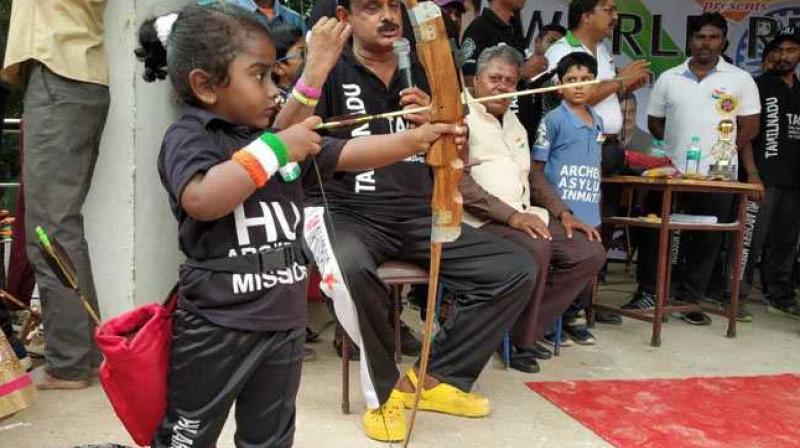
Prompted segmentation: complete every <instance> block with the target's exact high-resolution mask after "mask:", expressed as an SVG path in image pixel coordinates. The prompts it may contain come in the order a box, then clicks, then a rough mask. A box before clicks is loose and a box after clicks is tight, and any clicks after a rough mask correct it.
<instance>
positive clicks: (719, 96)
mask: <svg viewBox="0 0 800 448" xmlns="http://www.w3.org/2000/svg"><path fill="white" fill-rule="evenodd" d="M711 97H712V98H714V99H715V100H717V113H718V114H719V115H721V116H722V117H725V118H730V117H733V116H735V115H736V112H737V111H738V110H739V98H738V97H737V96H736V95H732V94H730V93H727V89H726V88H725V87H717V88H716V89H714V91H713V92H712V93H711Z"/></svg>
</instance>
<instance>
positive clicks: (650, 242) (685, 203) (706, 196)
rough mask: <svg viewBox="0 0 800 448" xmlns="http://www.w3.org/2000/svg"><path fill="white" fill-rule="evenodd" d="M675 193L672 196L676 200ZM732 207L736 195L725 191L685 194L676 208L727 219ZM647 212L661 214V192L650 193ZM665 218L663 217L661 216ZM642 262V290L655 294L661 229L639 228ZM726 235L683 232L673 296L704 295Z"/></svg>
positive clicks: (638, 274)
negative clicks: (659, 230)
mask: <svg viewBox="0 0 800 448" xmlns="http://www.w3.org/2000/svg"><path fill="white" fill-rule="evenodd" d="M674 199H675V196H673V200H674ZM732 207H733V195H731V194H726V193H703V194H685V193H684V194H682V195H681V196H680V197H678V201H677V204H676V208H675V209H676V210H678V211H680V212H682V213H688V214H694V215H709V216H716V217H717V218H718V220H719V221H718V222H720V223H722V222H726V221H728V218H729V217H730V214H731V210H732ZM645 213H657V214H658V215H660V214H661V193H652V194H648V196H647V199H646V201H645ZM662 218H663V217H662ZM636 234H637V244H638V246H639V263H638V268H637V271H636V278H637V280H638V281H639V290H640V291H642V292H647V293H650V294H654V293H655V291H656V271H657V267H658V231H657V230H644V229H637V232H636ZM722 240H723V234H722V233H721V232H685V231H682V232H681V235H680V249H679V262H678V265H677V266H676V269H674V270H673V279H674V281H673V285H675V286H676V287H677V289H676V291H675V293H674V295H675V296H676V297H677V298H679V299H681V300H684V301H688V302H697V301H699V300H700V299H702V298H703V296H704V295H705V293H706V289H707V288H708V285H709V282H710V280H711V275H712V272H713V271H714V265H715V263H716V261H717V256H718V254H719V250H720V247H721V246H722Z"/></svg>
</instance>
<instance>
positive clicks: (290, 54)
mask: <svg viewBox="0 0 800 448" xmlns="http://www.w3.org/2000/svg"><path fill="white" fill-rule="evenodd" d="M305 58H306V44H305V42H304V41H303V39H300V40H299V41H297V43H296V44H294V45H292V46H291V47H290V48H289V49H288V50H287V51H286V56H284V57H283V58H281V61H280V62H278V63H277V64H275V72H276V73H277V74H278V77H279V84H280V85H281V87H287V86H289V85H291V83H292V81H294V80H295V79H296V78H297V75H298V73H300V69H301V68H302V67H303V61H305Z"/></svg>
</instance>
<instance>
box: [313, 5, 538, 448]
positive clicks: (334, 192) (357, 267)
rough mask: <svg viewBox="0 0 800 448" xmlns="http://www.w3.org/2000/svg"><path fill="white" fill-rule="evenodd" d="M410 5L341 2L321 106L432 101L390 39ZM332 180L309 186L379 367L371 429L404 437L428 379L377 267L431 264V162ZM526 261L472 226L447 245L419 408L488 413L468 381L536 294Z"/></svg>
mask: <svg viewBox="0 0 800 448" xmlns="http://www.w3.org/2000/svg"><path fill="white" fill-rule="evenodd" d="M401 11H402V10H401V3H400V1H399V0H340V3H339V7H338V10H337V16H338V18H339V19H340V20H342V21H345V22H348V23H349V24H350V26H351V27H352V30H353V39H352V46H351V48H348V49H347V50H345V52H344V54H343V55H342V57H341V59H340V60H339V63H338V64H337V65H336V66H335V67H334V69H333V71H332V72H331V73H330V75H329V77H328V79H327V81H326V83H325V85H324V87H323V89H322V90H323V91H322V97H321V98H320V101H319V105H318V106H317V110H316V113H317V115H320V116H321V117H322V118H323V119H326V118H330V117H333V116H338V115H344V114H352V113H367V114H375V113H382V112H388V111H392V110H397V109H401V108H404V107H408V106H416V105H419V104H427V103H428V102H429V99H428V95H427V94H425V93H424V92H423V91H424V90H427V89H428V82H427V79H426V77H425V74H424V72H423V70H422V67H421V66H420V65H419V63H418V62H417V61H416V60H414V61H412V68H411V70H412V77H413V82H414V84H415V85H417V86H419V88H406V86H405V85H404V84H403V83H404V81H403V76H400V73H399V72H398V69H397V58H396V57H395V55H394V53H393V51H392V46H393V44H394V42H395V41H397V39H399V38H400V37H401V36H402V34H403V29H402V26H401V23H402V22H401ZM426 120H427V117H424V116H419V115H416V116H415V115H409V116H407V117H406V118H396V119H391V120H376V121H372V122H370V123H367V124H364V125H362V126H359V127H357V128H355V129H347V130H336V131H334V132H332V133H331V134H332V136H333V137H337V138H344V139H349V138H354V137H357V136H362V135H371V134H372V135H375V134H389V133H394V132H398V131H401V130H403V129H406V128H408V127H409V126H410V125H411V124H412V123H413V124H419V123H422V122H424V121H426ZM322 187H323V188H322V189H320V188H319V186H318V187H317V189H316V191H314V190H313V189H312V191H310V192H309V198H310V202H311V203H312V204H315V205H324V203H325V198H327V203H328V204H329V209H330V211H331V216H330V217H331V220H330V226H331V229H329V230H331V232H330V233H331V236H332V237H333V238H332V240H333V241H332V244H333V249H334V253H335V254H336V258H337V261H338V263H339V266H340V267H341V270H342V271H343V274H344V278H345V282H346V283H347V287H348V288H349V291H350V294H351V295H352V300H353V302H354V309H355V312H356V314H357V319H358V326H359V327H360V333H361V335H360V339H361V340H362V341H363V344H362V345H363V346H362V347H361V350H362V352H361V353H362V356H365V357H366V359H367V364H368V367H369V380H368V381H366V382H365V386H364V388H365V390H364V393H365V397H366V401H367V405H368V408H369V409H367V411H366V413H365V414H364V417H363V424H364V431H365V433H366V435H367V436H368V437H371V438H373V439H377V440H382V441H398V440H402V439H403V438H404V437H405V432H406V422H405V408H409V407H411V406H412V404H413V403H412V402H413V395H414V394H413V392H414V390H415V387H418V386H420V385H418V384H417V374H416V369H414V368H412V369H409V370H408V372H407V373H406V375H405V376H401V375H400V374H399V372H398V370H397V366H396V365H395V362H394V358H393V353H394V340H393V334H392V330H391V327H390V326H389V325H388V321H389V316H390V313H391V305H390V304H391V302H390V298H389V295H388V288H387V287H386V285H385V284H383V283H382V282H381V280H380V279H379V278H378V275H377V268H378V266H379V265H380V264H381V263H383V262H385V261H387V260H403V261H408V262H411V263H415V264H417V265H419V266H422V267H425V268H427V267H428V265H429V263H430V260H429V256H430V238H431V206H430V201H431V196H432V187H433V179H432V175H431V171H430V168H429V167H428V166H427V165H426V164H425V159H424V157H423V156H422V155H417V156H412V157H409V158H407V159H405V160H404V161H402V162H398V163H395V164H393V165H390V166H388V167H385V168H381V169H376V170H370V171H365V172H361V173H349V174H345V173H341V174H336V175H335V176H334V178H333V180H331V181H326V182H325V184H324V185H323V186H322ZM323 193H324V196H323ZM315 196H316V197H315ZM520 260H526V261H525V262H521V261H520ZM527 260H531V258H530V257H529V256H528V255H527V253H526V252H525V251H524V250H521V249H519V248H517V247H516V246H514V245H513V244H510V243H508V242H506V241H504V240H502V239H500V238H497V237H494V236H491V235H486V234H484V233H482V232H480V231H478V230H476V229H471V228H469V227H466V226H462V230H461V236H460V238H458V240H456V241H454V242H452V243H445V244H444V250H443V255H442V266H441V276H440V277H441V283H442V285H443V286H444V287H445V288H446V289H447V291H448V292H450V293H451V294H453V295H454V296H455V304H454V308H453V311H452V312H451V313H450V316H449V318H448V319H447V321H446V322H445V323H444V324H443V325H442V327H441V329H440V330H439V332H438V334H437V335H436V338H435V339H434V341H433V345H432V351H431V360H430V368H429V371H430V374H429V375H428V380H429V381H427V382H426V383H425V384H424V388H423V389H424V390H423V393H422V396H421V400H420V406H419V409H421V410H429V411H437V412H442V413H447V414H453V415H459V416H466V417H483V416H486V415H487V414H488V413H489V401H488V399H487V398H485V397H482V396H480V395H477V394H474V393H470V390H471V388H472V386H473V384H474V382H475V380H476V379H477V377H478V375H479V374H480V372H481V370H483V368H484V366H485V365H486V362H487V361H488V360H489V358H490V357H491V356H492V353H493V352H494V350H495V349H496V348H497V347H498V346H499V345H500V342H501V340H502V336H503V332H504V330H505V329H507V328H509V327H510V326H511V325H512V323H513V322H514V321H515V319H516V318H517V316H518V315H519V313H520V312H521V310H522V307H524V306H525V302H526V300H527V298H528V297H530V294H531V291H532V289H533V285H534V283H535V280H536V271H535V267H534V266H533V264H534V263H533V261H532V260H531V261H527ZM362 377H364V376H363V375H362Z"/></svg>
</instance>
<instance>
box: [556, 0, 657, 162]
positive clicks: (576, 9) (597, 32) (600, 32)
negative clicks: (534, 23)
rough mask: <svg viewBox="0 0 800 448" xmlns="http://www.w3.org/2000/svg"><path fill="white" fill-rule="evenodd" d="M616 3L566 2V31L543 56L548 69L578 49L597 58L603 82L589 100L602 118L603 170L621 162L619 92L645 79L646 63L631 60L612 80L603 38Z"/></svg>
mask: <svg viewBox="0 0 800 448" xmlns="http://www.w3.org/2000/svg"><path fill="white" fill-rule="evenodd" d="M617 19H618V16H617V7H616V4H615V2H614V0H574V1H572V2H571V3H570V4H569V12H568V19H567V20H568V28H569V32H568V33H567V35H566V36H565V37H564V38H562V39H560V40H558V41H557V42H556V43H554V44H553V45H551V46H550V48H548V50H547V53H545V57H546V58H547V61H548V65H549V69H550V70H552V69H554V68H555V67H556V66H557V65H558V62H559V61H560V60H561V58H563V57H564V56H566V55H568V54H570V53H572V52H575V51H582V52H585V53H589V54H591V55H592V56H594V58H595V59H597V69H598V73H597V78H598V79H600V80H603V81H605V82H603V83H601V84H600V85H598V86H597V87H596V88H595V89H594V91H593V93H592V98H591V99H590V100H589V104H590V105H591V106H592V107H593V108H594V110H595V111H596V112H597V114H598V115H600V117H601V118H602V119H603V124H604V126H605V129H604V131H605V134H606V144H605V145H604V148H603V174H604V175H607V174H613V173H614V172H615V170H616V169H617V168H618V167H619V166H621V164H622V162H623V157H622V152H621V150H620V148H619V141H620V138H619V137H620V135H619V134H620V133H621V132H622V109H621V107H620V103H619V96H620V95H623V94H625V93H626V92H632V91H634V90H636V89H638V88H640V87H642V86H643V85H644V84H645V83H646V82H647V77H648V69H649V63H648V62H647V61H644V60H638V61H633V62H631V63H630V64H629V65H628V66H626V67H625V68H623V69H622V70H620V72H619V76H621V77H623V78H624V79H622V80H614V78H615V77H616V76H617V69H616V67H615V66H614V59H613V57H612V55H611V52H609V51H608V49H607V48H606V47H605V45H603V43H602V42H603V40H604V39H607V38H609V37H611V34H612V33H613V31H614V27H615V26H616V24H617Z"/></svg>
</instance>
